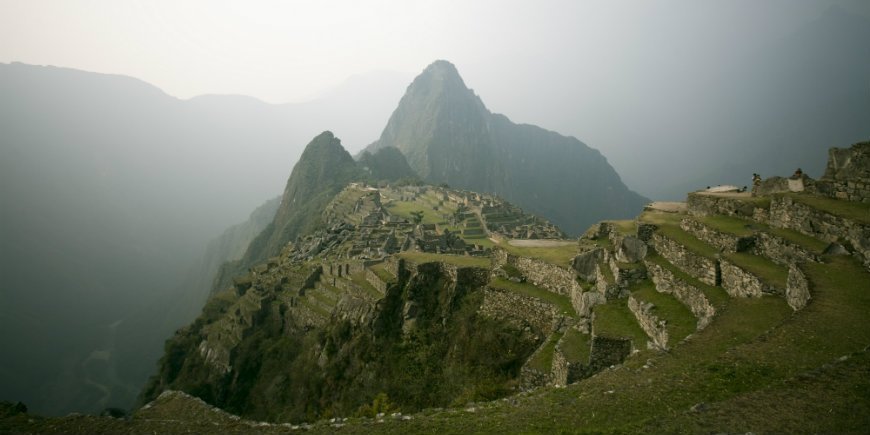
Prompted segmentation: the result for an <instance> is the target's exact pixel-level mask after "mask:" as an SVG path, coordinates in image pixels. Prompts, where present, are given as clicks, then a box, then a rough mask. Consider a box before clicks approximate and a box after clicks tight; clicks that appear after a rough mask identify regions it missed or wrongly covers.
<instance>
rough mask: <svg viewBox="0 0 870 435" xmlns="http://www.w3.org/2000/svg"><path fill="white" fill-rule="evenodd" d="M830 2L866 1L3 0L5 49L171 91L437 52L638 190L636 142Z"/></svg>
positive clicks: (325, 72) (698, 123) (274, 91)
mask: <svg viewBox="0 0 870 435" xmlns="http://www.w3.org/2000/svg"><path fill="white" fill-rule="evenodd" d="M833 5H838V6H840V7H842V8H844V9H845V10H848V11H849V12H850V13H853V14H859V15H862V16H865V17H870V2H868V1H866V0H842V1H837V0H820V1H802V0H771V1H754V0H750V1H717V2H713V1H657V2H649V1H600V2H588V1H534V2H532V1H524V2H519V1H503V0H495V1H474V2H469V1H366V2H361V1H316V2H315V1H304V2H303V1H296V2H292V1H244V2H242V1H237V2H224V1H206V0H202V1H183V2H179V1H119V0H101V1H85V0H80V1H8V0H0V62H12V61H19V62H24V63H31V64H47V65H57V66H65V67H72V68H78V69H83V70H87V71H95V72H104V73H116V74H124V75H129V76H132V77H136V78H139V79H142V80H144V81H146V82H149V83H151V84H154V85H156V86H158V87H160V88H161V89H163V90H164V91H166V92H167V93H169V94H171V95H174V96H177V97H179V98H190V97H193V96H196V95H201V94H243V95H250V96H254V97H257V98H259V99H261V100H264V101H267V102H272V103H283V102H293V101H303V100H308V99H312V98H315V97H317V96H319V95H322V94H323V93H325V92H328V90H329V89H331V88H334V87H336V86H338V85H339V84H341V83H342V82H343V81H344V80H346V79H347V78H348V77H350V76H353V75H357V74H363V73H367V72H371V71H376V70H386V71H398V72H402V73H406V74H407V77H409V78H410V77H413V75H414V74H417V73H418V72H419V71H421V70H422V69H423V68H424V67H425V66H426V65H428V64H429V63H431V62H432V61H433V60H435V59H447V60H450V61H451V62H453V63H454V64H456V65H457V67H458V68H459V71H460V73H461V74H462V76H463V78H464V79H465V81H466V83H467V84H468V85H469V86H470V87H472V88H474V90H475V91H476V92H477V93H478V94H479V95H480V96H481V97H482V98H483V101H484V102H485V103H486V104H487V106H488V107H489V108H490V110H492V111H494V112H499V113H504V114H506V115H508V116H509V117H510V118H511V119H512V120H514V121H515V122H520V123H531V124H536V125H540V126H542V127H544V128H548V129H552V130H555V131H558V132H560V133H563V134H566V135H573V136H576V137H577V138H579V139H580V140H582V141H584V142H586V143H587V144H589V145H590V146H592V147H594V148H597V149H599V150H601V151H602V152H603V153H604V154H605V156H606V157H608V159H609V160H610V161H611V163H613V165H614V166H615V167H616V169H617V170H618V171H619V172H620V174H621V175H622V176H623V178H624V179H626V181H627V182H628V184H629V187H631V188H634V189H636V190H641V191H643V189H642V188H641V186H639V184H642V183H643V180H637V179H632V174H631V172H632V170H633V168H634V167H633V166H632V165H633V163H632V158H633V156H634V152H635V150H636V148H637V147H639V146H642V144H644V143H645V142H647V138H650V137H653V138H654V139H655V140H652V141H651V142H652V143H655V144H656V146H659V147H662V148H663V150H666V149H667V142H668V140H667V135H668V134H674V132H673V129H674V128H686V129H689V130H691V129H696V130H698V131H703V129H704V128H705V126H706V125H707V120H706V119H693V118H692V116H693V114H694V113H696V112H697V109H698V108H697V107H696V106H698V105H706V104H709V102H710V101H713V100H715V97H711V91H710V89H717V88H718V86H719V83H717V80H721V79H722V76H717V74H718V73H719V72H721V71H722V70H723V69H727V68H730V67H732V66H733V65H735V64H740V63H746V62H747V59H752V58H753V56H756V55H757V53H764V52H765V50H770V49H772V48H775V47H776V46H777V44H778V42H779V41H780V40H781V39H782V38H784V37H786V36H787V35H789V34H790V33H792V32H794V31H796V29H799V28H800V27H801V26H803V25H805V24H806V23H808V22H811V21H812V20H814V19H817V17H819V16H820V15H821V14H823V13H824V12H825V11H826V10H827V9H828V8H830V7H831V6H833ZM863 43H866V41H856V44H863ZM844 49H848V48H844ZM406 85H407V83H400V84H397V86H400V87H401V88H402V89H403V88H404V86H406ZM698 95H704V97H703V101H699V100H698V98H697V97H696V96H698ZM663 102H666V103H668V108H667V109H666V110H663V109H662V103H663ZM705 113H706V114H707V115H709V113H710V111H709V110H707V111H705ZM385 123H386V119H384V122H383V123H378V124H377V125H372V127H371V134H370V136H371V137H370V138H365V140H356V141H353V142H354V143H352V144H350V145H351V146H349V148H351V150H350V151H352V152H355V151H357V150H358V149H360V148H362V147H363V146H365V145H366V144H367V143H368V142H369V141H371V140H374V139H376V138H377V136H378V135H379V134H380V130H381V129H382V128H383V125H384V124H385ZM336 134H337V135H339V137H341V136H342V134H341V132H340V131H338V132H336ZM838 145H842V146H845V145H848V144H838ZM820 158H824V156H820ZM814 175H818V174H814Z"/></svg>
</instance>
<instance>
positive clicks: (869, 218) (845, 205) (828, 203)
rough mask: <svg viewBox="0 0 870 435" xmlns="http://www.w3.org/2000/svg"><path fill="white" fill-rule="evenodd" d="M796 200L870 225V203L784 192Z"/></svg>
mask: <svg viewBox="0 0 870 435" xmlns="http://www.w3.org/2000/svg"><path fill="white" fill-rule="evenodd" d="M782 195H784V196H788V197H790V198H792V199H793V200H794V201H795V202H799V203H801V204H806V205H808V206H810V207H812V208H814V209H817V210H823V211H825V212H827V213H830V214H832V215H834V216H839V217H841V218H846V219H849V220H851V221H855V222H859V223H862V224H865V225H870V204H868V203H862V202H854V201H846V200H839V199H833V198H828V197H824V196H816V195H810V194H806V193H784V194H782Z"/></svg>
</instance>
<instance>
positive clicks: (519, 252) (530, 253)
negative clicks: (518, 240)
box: [499, 242, 578, 266]
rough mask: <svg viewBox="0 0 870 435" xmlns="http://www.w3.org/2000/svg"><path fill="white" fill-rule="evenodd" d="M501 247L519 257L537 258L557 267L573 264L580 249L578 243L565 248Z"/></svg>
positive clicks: (501, 245) (506, 244) (507, 245)
mask: <svg viewBox="0 0 870 435" xmlns="http://www.w3.org/2000/svg"><path fill="white" fill-rule="evenodd" d="M499 246H500V247H502V248H504V250H506V251H508V252H509V253H511V254H513V255H516V256H518V257H528V258H536V259H538V260H541V261H544V262H546V263H550V264H555V265H557V266H568V265H569V264H571V260H572V259H573V258H574V257H575V256H577V248H578V245H577V244H576V243H571V244H570V245H565V246H554V247H551V248H533V247H524V246H523V247H520V246H513V245H511V244H510V243H508V242H503V243H501V244H499Z"/></svg>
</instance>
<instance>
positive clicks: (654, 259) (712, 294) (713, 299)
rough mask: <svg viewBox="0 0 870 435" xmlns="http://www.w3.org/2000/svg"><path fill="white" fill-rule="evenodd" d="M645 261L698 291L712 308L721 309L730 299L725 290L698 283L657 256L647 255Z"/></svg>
mask: <svg viewBox="0 0 870 435" xmlns="http://www.w3.org/2000/svg"><path fill="white" fill-rule="evenodd" d="M646 260H648V261H650V262H651V263H655V264H657V265H659V266H661V267H663V268H665V269H666V270H668V271H670V272H671V273H672V274H674V276H676V277H677V278H679V279H681V280H683V281H684V282H686V283H688V284H689V285H691V286H693V287H695V288H697V289H698V290H700V291H701V293H704V296H706V297H707V300H708V301H710V303H711V304H712V305H713V306H714V307H721V306H723V305H725V303H726V302H728V300H729V299H730V296H728V293H727V292H725V290H723V289H721V288H719V287H714V286H711V285H708V284H705V283H703V282H701V281H698V280H697V279H695V278H694V277H693V276H691V275H689V274H687V273H685V272H683V271H682V270H680V269H679V268H678V267H676V266H674V265H673V264H671V263H669V262H668V261H667V260H665V259H664V258H662V257H661V256H660V255H658V254H652V255H648V256H647V257H646Z"/></svg>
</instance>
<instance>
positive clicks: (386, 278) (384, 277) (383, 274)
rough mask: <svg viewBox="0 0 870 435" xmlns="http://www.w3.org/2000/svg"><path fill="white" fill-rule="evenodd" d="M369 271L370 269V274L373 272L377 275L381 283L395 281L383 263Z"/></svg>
mask: <svg viewBox="0 0 870 435" xmlns="http://www.w3.org/2000/svg"><path fill="white" fill-rule="evenodd" d="M369 269H371V270H372V272H374V274H375V275H377V276H378V278H380V279H381V281H383V282H392V281H395V280H396V276H395V275H393V274H392V273H391V272H390V271H389V270H387V269H386V268H385V267H384V264H383V263H380V264H375V265H373V266H371V267H370V268H369Z"/></svg>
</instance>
